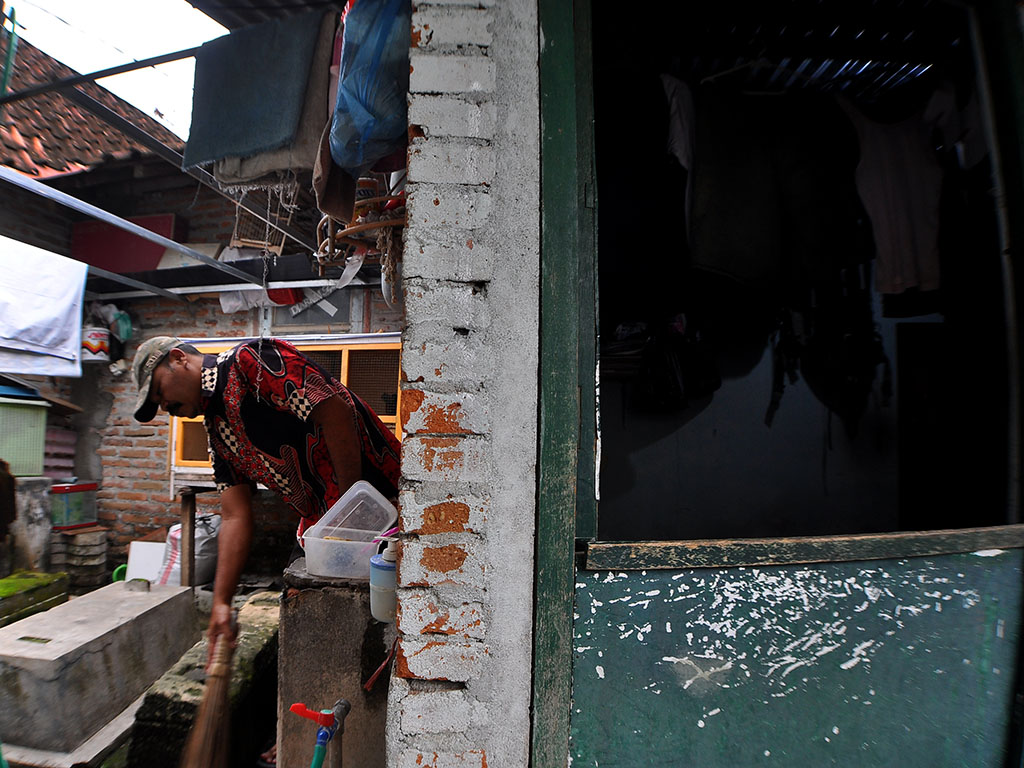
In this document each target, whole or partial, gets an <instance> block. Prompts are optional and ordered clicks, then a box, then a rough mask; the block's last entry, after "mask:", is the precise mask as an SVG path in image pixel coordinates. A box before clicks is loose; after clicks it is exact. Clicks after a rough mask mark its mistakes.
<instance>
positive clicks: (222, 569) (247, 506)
mask: <svg viewBox="0 0 1024 768" xmlns="http://www.w3.org/2000/svg"><path fill="white" fill-rule="evenodd" d="M220 515H221V523H220V532H219V533H218V534H217V575H216V578H215V579H214V582H213V610H212V612H211V614H210V625H209V628H208V629H207V632H206V636H207V638H208V640H209V659H212V658H213V650H214V648H215V647H216V645H217V641H218V639H221V638H222V639H225V640H227V641H228V642H234V640H235V628H234V626H232V623H231V600H232V598H233V597H234V596H235V590H236V589H237V588H238V579H239V578H240V577H241V575H242V568H244V567H245V561H246V559H247V558H248V557H249V545H250V544H251V543H252V489H251V488H250V487H249V486H248V485H234V486H232V487H230V488H228V489H227V490H225V491H223V492H222V493H221V495H220Z"/></svg>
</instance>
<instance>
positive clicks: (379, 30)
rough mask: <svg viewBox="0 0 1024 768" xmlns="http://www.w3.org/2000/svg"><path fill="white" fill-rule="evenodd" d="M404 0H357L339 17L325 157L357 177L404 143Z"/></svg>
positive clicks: (407, 11)
mask: <svg viewBox="0 0 1024 768" xmlns="http://www.w3.org/2000/svg"><path fill="white" fill-rule="evenodd" d="M411 23H412V11H411V3H410V0H359V2H357V3H356V4H355V5H354V6H353V7H352V9H351V10H350V11H349V12H348V15H347V16H346V17H345V31H344V38H343V39H344V42H343V44H342V54H341V76H340V80H339V83H338V100H337V103H336V105H335V109H334V117H333V119H332V121H331V134H330V145H331V157H333V158H334V162H335V163H337V164H338V165H339V166H340V167H341V168H343V169H344V170H346V171H348V173H349V174H350V175H352V176H354V177H358V176H359V175H360V174H361V173H362V172H363V171H365V170H367V169H368V168H369V167H370V166H372V165H373V164H374V163H375V162H376V161H377V160H379V159H381V158H382V157H386V156H387V155H389V154H391V153H392V152H394V151H395V150H397V149H399V148H400V147H401V146H402V145H403V144H404V142H405V140H406V130H407V122H408V118H407V111H408V106H407V104H406V93H407V92H408V90H409V34H410V27H411Z"/></svg>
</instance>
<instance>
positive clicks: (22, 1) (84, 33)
mask: <svg viewBox="0 0 1024 768" xmlns="http://www.w3.org/2000/svg"><path fill="white" fill-rule="evenodd" d="M19 4H23V5H30V6H32V7H33V8H35V9H36V10H38V11H42V12H43V13H45V14H46V15H47V16H51V17H52V18H54V19H56V20H57V21H59V22H60V23H61V24H64V25H66V26H67V27H68V29H71V30H74V31H75V32H77V33H78V34H79V35H81V36H82V37H85V38H87V39H89V40H90V41H97V42H100V43H102V44H103V45H105V46H106V47H108V48H110V49H111V50H114V51H117V52H118V53H120V54H121V55H122V56H124V57H126V58H128V59H129V60H130V61H138V60H139V59H138V57H136V56H132V55H131V54H130V53H128V52H127V51H125V50H123V49H121V48H118V47H117V45H116V44H114V43H112V42H110V41H109V40H107V39H105V38H103V37H100V36H99V35H97V34H96V33H94V32H87V31H86V30H84V29H82V28H81V27H77V26H75V25H74V24H72V23H71V22H70V21H68V20H67V19H65V18H64V17H63V16H58V15H57V14H56V13H54V12H53V11H51V10H50V9H49V8H44V7H43V6H41V5H39V4H38V3H35V2H33V1H32V0H19ZM18 26H22V25H21V24H19V25H18ZM22 28H23V29H25V27H22ZM29 31H31V30H29ZM148 69H150V70H151V71H153V72H157V73H159V74H160V76H161V77H163V78H165V79H167V80H170V79H171V76H170V75H169V74H168V73H167V71H166V70H162V69H160V68H159V67H148Z"/></svg>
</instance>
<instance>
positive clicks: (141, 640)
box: [0, 582, 199, 752]
mask: <svg viewBox="0 0 1024 768" xmlns="http://www.w3.org/2000/svg"><path fill="white" fill-rule="evenodd" d="M128 584H129V582H117V583H115V584H110V585H108V586H106V587H102V588H101V589H98V590H96V591H94V592H90V593H89V594H87V595H84V596H82V597H79V598H77V599H75V600H73V601H71V602H69V603H64V604H63V605H58V606H56V607H55V608H51V609H50V610H49V611H46V612H45V613H39V614H35V615H34V616H29V617H28V618H26V619H22V620H21V621H18V622H15V623H14V624H10V625H8V626H6V627H2V628H0V700H2V701H3V702H4V706H3V707H0V733H3V735H4V742H5V744H11V745H15V746H19V747H30V748H33V749H42V750H49V751H53V752H72V751H74V750H75V749H76V748H77V747H78V746H79V745H81V744H82V743H83V742H84V741H85V740H86V739H88V738H89V737H90V736H92V735H93V734H94V733H95V732H96V731H97V730H99V729H100V728H102V727H103V726H104V725H106V723H107V722H108V721H109V720H110V719H111V717H112V716H113V715H114V714H115V713H118V712H120V711H122V710H123V709H125V707H127V706H128V705H129V704H130V703H131V702H132V701H133V700H134V699H135V698H137V697H138V696H139V695H140V694H142V692H143V691H145V689H146V688H147V686H149V685H150V683H152V682H153V681H154V680H156V679H157V678H158V677H159V676H160V675H161V674H163V672H164V671H165V670H166V669H167V668H169V667H170V666H171V665H172V664H173V663H174V662H175V661H176V660H177V659H178V657H180V656H181V654H182V653H183V652H184V651H185V650H186V649H188V648H189V647H190V646H191V645H192V644H193V643H194V642H195V640H196V638H197V637H198V636H199V628H198V624H197V621H196V616H195V608H194V605H193V602H192V595H191V591H190V590H189V589H188V588H187V587H170V586H154V587H153V588H152V590H151V591H148V592H147V591H142V592H140V591H132V590H131V589H129V587H128V586H127V585H128Z"/></svg>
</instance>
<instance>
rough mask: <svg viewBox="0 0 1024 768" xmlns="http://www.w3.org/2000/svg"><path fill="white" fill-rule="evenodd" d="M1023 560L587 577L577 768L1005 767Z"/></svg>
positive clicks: (1004, 556) (950, 558) (576, 672)
mask: <svg viewBox="0 0 1024 768" xmlns="http://www.w3.org/2000/svg"><path fill="white" fill-rule="evenodd" d="M1022 560H1024V550H1020V549H1014V550H988V551H982V552H979V553H973V554H958V555H945V556H934V557H922V558H909V559H902V560H879V561H871V562H864V561H862V562H847V563H825V564H820V565H813V566H776V567H761V568H722V569H685V570H651V571H628V572H627V571H580V572H579V573H578V574H577V580H576V581H577V584H576V614H577V620H576V629H575V636H574V654H573V658H574V662H573V705H572V712H573V716H572V727H571V749H570V752H571V754H572V756H573V762H572V764H573V766H575V767H577V768H578V766H598V765H601V766H617V767H619V768H625V767H628V766H648V765H650V766H701V768H710V767H711V766H717V765H721V766H730V767H732V768H736V767H741V766H754V765H772V764H775V765H787V766H825V765H841V766H890V765H891V766H895V765H899V766H901V768H914V766H922V767H924V766H927V768H942V767H943V766H998V765H1002V764H1003V760H1004V751H1005V748H1006V747H1005V745H1006V742H1007V737H1008V729H1009V714H1010V703H1011V699H1012V693H1011V690H1012V684H1013V678H1014V667H1015V659H1016V653H1017V645H1018V635H1019V631H1020V611H1019V607H1020V600H1021V587H1022V585H1021V569H1022Z"/></svg>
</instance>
